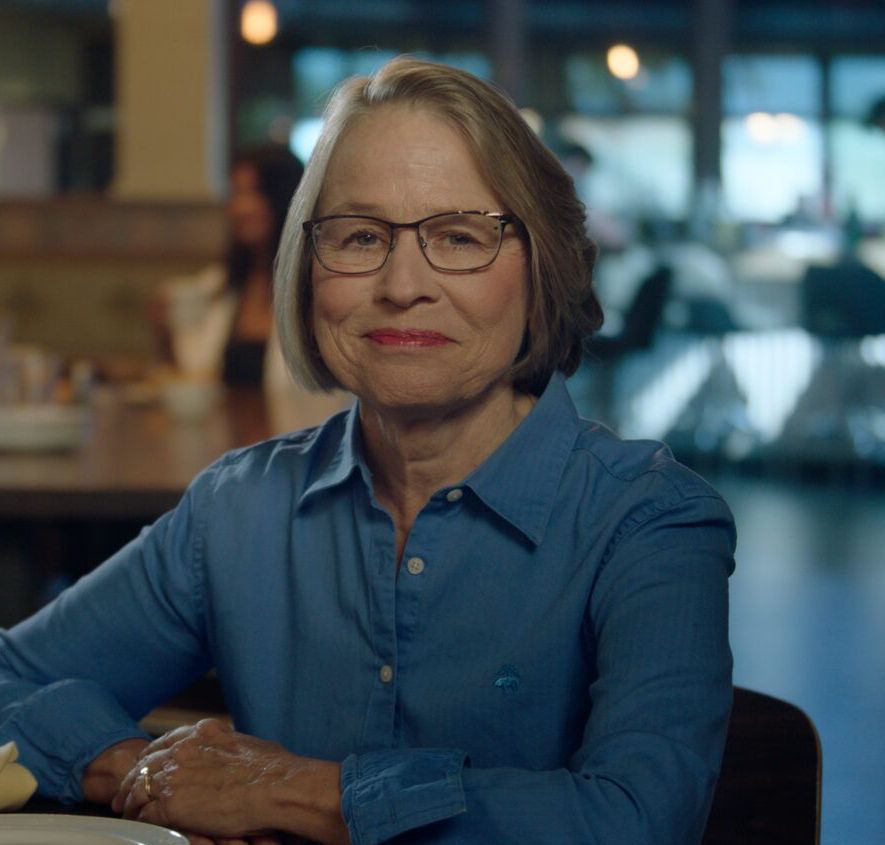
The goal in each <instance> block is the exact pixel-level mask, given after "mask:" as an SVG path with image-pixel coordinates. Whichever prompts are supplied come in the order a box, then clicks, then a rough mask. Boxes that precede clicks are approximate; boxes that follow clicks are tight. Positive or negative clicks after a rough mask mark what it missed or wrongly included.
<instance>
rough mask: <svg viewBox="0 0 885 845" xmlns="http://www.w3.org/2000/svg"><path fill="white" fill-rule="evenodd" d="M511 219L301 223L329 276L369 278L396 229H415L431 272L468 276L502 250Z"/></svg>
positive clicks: (473, 215)
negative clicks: (440, 271) (367, 276)
mask: <svg viewBox="0 0 885 845" xmlns="http://www.w3.org/2000/svg"><path fill="white" fill-rule="evenodd" d="M517 222H518V221H517V219H516V217H514V216H513V215H512V214H499V213H497V212H492V211H449V212H444V213H443V214H431V215H430V217H424V218H422V219H421V220H415V221H414V222H412V223H391V222H390V221H389V220H381V219H380V218H378V217H364V216H362V215H359V214H335V215H331V216H329V217H318V218H317V219H316V220H308V221H307V222H305V223H304V224H303V225H304V231H305V232H307V233H308V234H309V235H310V240H311V244H312V245H313V251H314V254H315V255H316V257H317V260H318V261H319V262H320V264H322V265H323V267H325V268H326V269H327V270H329V271H330V272H332V273H341V274H343V275H347V274H353V275H357V274H359V273H374V272H375V271H376V270H380V269H381V268H382V267H383V266H384V264H385V262H386V261H387V257H388V256H389V255H390V253H391V252H392V251H393V248H394V246H396V242H395V240H394V231H395V230H396V229H414V230H415V234H416V236H417V238H418V245H419V246H420V247H421V252H422V253H423V254H424V257H425V258H426V259H427V263H428V264H429V265H430V266H431V267H433V269H434V270H442V271H444V272H451V273H469V272H472V271H475V270H482V269H484V268H485V267H488V266H489V265H490V264H491V263H492V262H493V261H494V260H495V259H496V258H497V257H498V253H499V252H500V251H501V242H502V241H503V240H504V229H505V228H506V227H507V224H508V223H517Z"/></svg>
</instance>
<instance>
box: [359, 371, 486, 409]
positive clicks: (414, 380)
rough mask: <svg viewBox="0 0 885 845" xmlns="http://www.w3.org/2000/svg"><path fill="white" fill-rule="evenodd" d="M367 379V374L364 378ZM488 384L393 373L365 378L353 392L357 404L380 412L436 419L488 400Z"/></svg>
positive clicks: (441, 376)
mask: <svg viewBox="0 0 885 845" xmlns="http://www.w3.org/2000/svg"><path fill="white" fill-rule="evenodd" d="M367 375H370V374H367ZM496 383H497V380H495V381H491V382H483V383H482V384H479V383H476V382H462V383H458V382H457V381H456V380H455V379H454V378H453V377H452V375H451V374H448V376H446V375H445V374H439V375H435V374H432V373H427V372H426V371H422V372H419V373H394V374H389V375H388V376H387V377H376V378H371V377H370V378H367V379H365V380H363V383H362V384H361V385H359V386H357V387H356V388H355V389H354V391H353V392H354V393H356V395H357V396H359V397H360V400H361V401H362V402H363V403H364V404H365V405H368V406H370V407H373V408H376V409H378V410H380V411H382V412H388V413H395V414H400V413H404V414H407V415H411V416H416V417H432V416H436V417H440V416H443V415H445V414H447V413H451V412H452V411H455V410H457V409H459V408H465V407H467V406H469V405H473V404H474V403H476V402H477V401H479V402H482V399H483V397H485V398H489V397H490V396H491V392H492V391H491V387H492V386H493V385H494V384H496Z"/></svg>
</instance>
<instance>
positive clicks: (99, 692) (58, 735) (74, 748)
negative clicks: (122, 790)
mask: <svg viewBox="0 0 885 845" xmlns="http://www.w3.org/2000/svg"><path fill="white" fill-rule="evenodd" d="M3 733H4V735H6V734H9V738H10V739H14V740H15V742H16V745H17V746H18V750H19V756H20V758H21V762H22V763H24V764H25V765H26V766H27V767H28V769H30V771H31V772H32V774H33V775H34V777H35V778H36V779H37V783H38V784H39V790H40V793H41V794H43V795H49V796H51V797H53V798H56V799H58V800H59V801H62V802H64V803H74V802H77V801H82V800H83V792H82V789H81V785H80V781H81V778H82V776H83V770H84V769H85V768H86V766H88V765H89V763H91V762H92V761H93V760H94V759H95V758H96V757H97V756H98V755H99V754H100V753H101V752H102V751H104V750H105V749H106V748H109V747H110V746H111V745H115V744H116V743H118V742H122V741H123V740H124V739H131V738H133V737H144V738H146V739H150V737H149V736H148V735H147V734H146V733H144V731H142V730H141V729H140V728H139V727H138V725H137V724H136V723H135V721H134V720H133V719H132V717H131V716H130V715H129V714H128V713H127V712H126V710H125V709H124V708H123V706H122V705H121V704H120V702H119V701H117V699H116V698H115V697H114V696H113V695H112V694H111V693H110V692H109V691H108V690H106V689H104V688H103V687H101V686H100V685H98V684H96V683H94V682H93V681H82V680H64V681H57V682H56V683H54V684H50V685H48V686H46V687H43V688H41V689H40V690H38V691H37V692H35V693H34V694H33V695H30V696H29V697H28V698H26V699H25V700H24V701H22V702H21V704H20V705H19V706H18V708H17V710H16V712H15V714H14V715H13V716H12V717H11V718H10V719H9V720H8V721H7V722H6V724H5V725H4V731H3Z"/></svg>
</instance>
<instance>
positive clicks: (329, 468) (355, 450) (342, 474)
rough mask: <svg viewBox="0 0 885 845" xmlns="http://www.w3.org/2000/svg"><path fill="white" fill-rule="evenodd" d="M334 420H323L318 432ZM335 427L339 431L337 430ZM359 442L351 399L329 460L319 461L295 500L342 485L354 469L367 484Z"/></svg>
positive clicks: (354, 409)
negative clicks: (310, 477) (315, 472)
mask: <svg viewBox="0 0 885 845" xmlns="http://www.w3.org/2000/svg"><path fill="white" fill-rule="evenodd" d="M336 419H337V415H336V417H332V419H331V420H329V421H328V422H326V423H325V424H324V425H323V427H322V433H326V432H327V431H328V429H330V428H332V426H333V424H334V421H335V420H336ZM338 430H339V431H340V429H338ZM329 434H332V432H329ZM360 442H361V437H360V425H359V403H357V402H354V404H353V405H352V406H351V408H350V410H349V411H347V412H346V414H345V415H344V435H343V436H342V437H340V438H339V439H338V441H337V447H336V448H335V450H334V452H333V453H332V455H331V456H330V457H329V459H328V460H326V461H320V462H319V469H318V471H317V474H316V477H315V478H314V479H313V480H312V481H311V482H310V483H309V484H308V486H307V487H306V488H305V490H304V492H303V493H302V494H301V496H300V498H299V500H298V505H299V507H300V506H301V504H302V503H303V502H304V500H305V499H307V498H310V497H311V496H312V495H314V494H315V493H319V492H320V491H322V490H328V489H329V488H331V487H336V486H338V485H339V484H342V483H343V482H345V481H346V480H347V479H348V478H349V477H350V475H351V473H352V472H353V471H354V470H356V469H359V470H360V472H361V473H362V476H363V479H364V480H365V481H366V484H367V485H369V486H371V485H370V482H369V474H368V469H367V468H366V467H365V466H364V464H363V461H362V460H361V459H360V454H361V447H360Z"/></svg>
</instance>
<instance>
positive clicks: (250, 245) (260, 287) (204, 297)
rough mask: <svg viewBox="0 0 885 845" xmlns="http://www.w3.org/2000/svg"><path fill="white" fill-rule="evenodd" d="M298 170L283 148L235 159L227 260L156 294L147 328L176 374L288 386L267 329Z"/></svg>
mask: <svg viewBox="0 0 885 845" xmlns="http://www.w3.org/2000/svg"><path fill="white" fill-rule="evenodd" d="M303 172H304V167H303V165H302V164H301V162H300V161H299V160H298V159H297V158H296V157H295V156H294V155H292V153H291V152H290V151H289V150H288V149H287V148H286V147H284V146H281V145H276V144H263V145H260V146H256V147H253V148H249V149H245V150H243V151H242V152H240V153H239V154H238V155H236V156H235V158H234V161H233V165H232V167H231V172H230V196H229V199H228V202H227V220H228V233H229V238H230V243H229V248H228V253H227V259H226V261H225V262H224V263H223V264H221V263H219V264H213V265H210V266H209V267H207V268H206V269H205V270H203V271H202V272H201V273H199V274H198V275H197V276H195V277H192V278H175V279H171V280H169V281H168V282H167V283H165V284H164V285H163V287H162V288H161V292H160V296H159V297H158V298H157V300H156V301H155V303H154V305H155V313H154V322H155V324H156V325H157V326H158V328H159V330H160V337H161V346H162V350H163V356H164V358H166V359H167V360H170V361H171V362H173V363H174V364H175V365H176V366H177V367H178V368H179V369H180V370H181V371H183V372H186V373H193V374H196V375H213V376H216V377H219V378H220V379H221V380H222V381H223V382H224V383H225V384H228V385H235V386H237V385H239V386H241V385H249V386H257V385H261V384H271V385H274V384H278V383H280V382H282V383H285V382H286V381H287V376H286V370H285V364H284V363H283V359H282V356H281V354H280V349H279V343H278V341H277V339H276V333H275V332H274V329H273V263H274V259H275V257H276V253H277V248H278V245H279V241H280V235H281V233H282V230H283V223H284V221H285V219H286V211H287V209H288V207H289V202H290V200H291V199H292V194H293V193H294V192H295V189H296V188H297V187H298V183H299V181H300V180H301V176H302V174H303Z"/></svg>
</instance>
